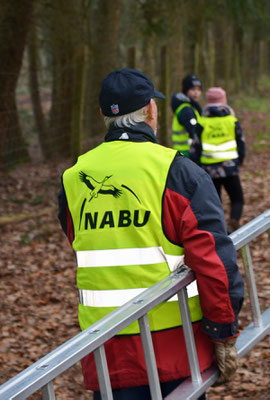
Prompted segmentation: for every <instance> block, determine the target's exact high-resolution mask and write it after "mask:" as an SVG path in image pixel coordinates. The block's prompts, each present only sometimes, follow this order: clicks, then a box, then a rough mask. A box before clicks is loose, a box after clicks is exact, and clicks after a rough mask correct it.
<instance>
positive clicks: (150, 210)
mask: <svg viewBox="0 0 270 400" xmlns="http://www.w3.org/2000/svg"><path fill="white" fill-rule="evenodd" d="M175 154H176V153H175V151H174V150H172V149H169V148H165V147H163V146H160V145H158V144H154V143H151V142H140V143H133V142H124V141H113V142H104V143H103V144H101V145H100V146H98V147H97V148H95V149H93V150H91V151H89V152H88V153H86V154H84V155H83V156H81V157H79V159H78V162H77V163H76V164H75V165H74V166H73V167H72V168H70V169H68V170H66V171H65V173H64V175H63V184H64V188H65V192H66V196H67V202H68V207H69V210H70V213H71V216H72V220H73V225H74V241H73V244H72V245H73V248H74V250H75V252H76V256H77V286H78V289H79V298H80V304H79V322H80V326H81V328H82V329H85V328H87V327H88V326H90V325H92V324H93V323H94V322H96V321H97V320H99V319H100V318H102V317H104V316H105V315H107V314H108V313H109V312H111V311H113V310H115V309H116V308H117V307H119V306H121V305H122V304H124V303H126V302H127V301H129V300H131V299H132V298H133V297H135V296H136V295H138V294H140V293H141V292H142V291H144V290H145V289H146V288H148V287H150V286H151V285H153V284H154V283H156V282H157V281H159V280H161V279H163V278H165V277H166V276H168V274H169V273H170V272H171V271H173V270H174V269H175V268H176V267H177V266H178V265H181V263H182V262H183V248H182V247H180V246H178V245H175V244H173V243H171V242H170V241H169V240H168V239H167V238H166V236H165V235H164V232H163V230H162V198H163V192H164V190H165V186H166V179H167V175H168V171H169V168H170V165H171V163H172V161H173V159H174V157H175ZM142 160H144V162H143V163H142ZM189 306H190V311H191V318H192V320H193V321H198V320H200V319H201V318H202V312H201V308H200V303H199V299H198V296H197V295H195V296H193V295H192V297H190V298H189ZM148 317H149V323H150V329H151V330H152V331H158V330H162V329H167V328H171V327H175V326H179V325H181V316H180V312H179V307H178V302H177V299H172V300H171V301H167V302H164V303H162V304H160V305H159V306H157V307H155V308H154V309H153V310H152V311H150V312H149V314H148ZM138 332H139V326H138V322H134V323H133V324H131V325H130V326H128V327H127V328H125V329H124V330H123V331H121V332H120V334H136V333H138Z"/></svg>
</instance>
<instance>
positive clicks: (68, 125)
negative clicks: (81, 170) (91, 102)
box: [50, 0, 74, 157]
mask: <svg viewBox="0 0 270 400" xmlns="http://www.w3.org/2000/svg"><path fill="white" fill-rule="evenodd" d="M52 4H53V6H54V7H55V8H54V13H53V14H52V16H51V35H52V55H53V67H52V68H53V69H52V71H53V84H52V107H51V112H50V153H51V154H52V155H53V156H56V157H59V155H62V156H64V157H69V156H70V155H71V129H72V96H73V78H74V73H73V62H74V44H73V35H72V33H73V32H72V26H73V24H72V22H71V21H72V17H73V15H72V0H69V1H64V0H57V1H54V2H53V3H52Z"/></svg>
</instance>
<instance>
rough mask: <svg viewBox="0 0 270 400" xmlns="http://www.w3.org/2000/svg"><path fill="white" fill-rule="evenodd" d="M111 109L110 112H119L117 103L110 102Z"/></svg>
mask: <svg viewBox="0 0 270 400" xmlns="http://www.w3.org/2000/svg"><path fill="white" fill-rule="evenodd" d="M111 110H112V113H113V114H114V115H116V114H118V113H119V107H118V104H112V105H111Z"/></svg>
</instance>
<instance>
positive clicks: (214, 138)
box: [200, 115, 238, 164]
mask: <svg viewBox="0 0 270 400" xmlns="http://www.w3.org/2000/svg"><path fill="white" fill-rule="evenodd" d="M236 121H237V120H236V118H235V117H234V116H232V115H227V116H225V117H201V120H200V124H201V125H202V126H203V132H202V134H201V143H202V153H201V158H200V162H201V164H215V163H218V162H222V161H227V160H233V159H235V158H237V157H238V152H237V142H236V140H235V122H236Z"/></svg>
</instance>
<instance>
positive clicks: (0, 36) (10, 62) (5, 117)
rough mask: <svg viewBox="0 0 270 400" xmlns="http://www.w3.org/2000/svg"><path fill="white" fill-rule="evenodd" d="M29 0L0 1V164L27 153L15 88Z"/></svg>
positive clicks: (20, 159) (8, 164)
mask: <svg viewBox="0 0 270 400" xmlns="http://www.w3.org/2000/svg"><path fill="white" fill-rule="evenodd" d="M32 6H33V1H32V0H13V1H2V2H1V3H0V59H1V60H2V62H1V74H0V114H1V118H0V167H1V168H10V167H13V166H14V165H16V164H18V163H20V162H24V161H27V160H28V159H29V155H28V152H27V147H26V144H25V141H24V139H23V137H22V133H21V129H20V125H19V118H18V114H17V107H16V101H15V90H16V85H17V81H18V76H19V72H20V69H21V64H22V58H23V52H24V48H25V41H26V35H27V30H28V28H29V24H30V21H31V14H32Z"/></svg>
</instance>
